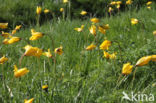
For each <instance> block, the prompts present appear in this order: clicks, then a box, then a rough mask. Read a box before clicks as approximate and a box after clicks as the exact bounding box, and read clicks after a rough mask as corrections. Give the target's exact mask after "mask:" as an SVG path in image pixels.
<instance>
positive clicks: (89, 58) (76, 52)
mask: <svg viewBox="0 0 156 103" xmlns="http://www.w3.org/2000/svg"><path fill="white" fill-rule="evenodd" d="M153 7H154V6H153ZM155 17H156V9H155V8H153V9H152V10H148V9H146V8H141V9H140V10H139V11H133V12H130V11H128V12H126V13H121V14H119V15H117V16H114V17H105V18H101V19H100V20H101V22H100V23H101V24H107V23H108V24H109V25H110V29H109V30H107V33H106V35H103V34H100V33H99V32H98V33H97V38H98V43H97V48H96V49H95V50H93V51H85V47H87V46H88V45H89V44H91V43H92V42H93V41H94V37H93V35H91V34H89V30H88V28H89V27H90V25H91V23H90V21H89V19H88V20H85V21H81V20H72V21H68V20H67V21H62V20H60V21H48V22H47V23H44V24H43V25H42V26H41V27H33V26H30V27H29V28H25V29H21V30H20V31H19V32H18V33H16V34H15V35H16V36H19V37H21V38H22V40H21V41H20V42H18V43H15V44H11V45H3V44H1V45H0V54H1V56H2V55H3V54H5V55H7V57H8V58H9V61H8V62H7V63H5V64H3V65H0V68H1V69H0V71H1V74H3V73H4V75H3V76H4V80H1V83H0V102H2V103H9V102H10V103H15V102H17V103H21V102H24V99H30V98H35V100H34V102H33V103H54V102H55V103H121V102H123V103H126V102H127V103H128V101H122V100H121V98H122V96H123V95H122V92H123V91H125V92H127V93H130V92H131V91H134V92H139V91H140V92H142V91H144V93H147V94H149V93H152V94H154V95H156V88H155V87H152V84H153V83H155V82H156V80H155V79H156V71H155V67H156V63H155V62H150V63H149V64H148V65H146V66H143V67H139V68H138V70H137V71H136V78H135V80H134V82H133V85H132V84H131V82H132V78H133V73H132V74H130V75H129V76H128V77H127V79H126V80H125V81H124V82H122V83H121V85H120V86H119V87H116V85H117V80H118V78H119V75H120V74H121V70H122V66H123V64H124V63H127V62H131V63H132V64H133V65H135V63H136V62H137V60H138V59H139V58H141V57H143V56H147V55H153V54H155V53H156V45H155V44H156V39H155V38H154V36H153V34H152V32H153V31H154V30H155V29H156V27H155V25H156V19H155ZM131 18H137V19H138V20H139V23H138V24H137V25H134V26H132V25H131V24H130V19H131ZM81 24H84V25H85V27H84V31H83V32H81V33H78V32H76V31H74V28H75V27H80V26H81ZM31 28H35V30H36V31H41V32H43V33H45V34H46V35H45V36H44V37H43V38H41V39H39V40H37V41H30V44H31V45H32V46H37V47H39V48H42V49H43V50H44V51H47V49H48V48H50V49H51V51H52V53H53V56H54V52H53V51H54V48H56V47H59V46H60V45H62V46H63V51H64V53H63V55H61V56H59V55H57V56H56V71H54V69H55V64H54V62H53V60H52V59H49V60H48V58H46V57H44V56H42V57H40V58H36V57H24V59H23V60H22V63H21V67H27V68H28V69H29V70H30V72H29V73H28V74H27V75H25V76H23V77H21V78H15V77H14V76H13V65H14V64H17V65H18V61H19V59H20V57H21V55H22V54H23V53H24V49H23V47H24V46H25V45H27V44H28V43H27V42H26V41H27V40H28V39H29V37H30V36H31V32H30V29H31ZM47 35H49V36H51V37H52V38H53V41H54V44H55V45H54V46H55V47H53V46H52V40H51V38H49V36H47ZM105 39H108V40H110V41H112V42H113V41H117V42H118V43H119V44H120V47H121V49H119V45H118V44H117V43H115V42H113V43H112V46H111V47H110V49H109V52H110V53H113V52H117V58H116V59H115V60H109V59H106V58H103V51H102V50H99V45H100V44H101V43H102V42H103V41H104V40H105ZM0 40H1V41H2V40H3V39H2V37H1V38H0ZM24 40H26V41H24ZM18 67H19V65H18ZM3 69H4V71H2V70H3ZM120 80H121V79H120ZM45 84H47V85H48V86H49V88H48V93H47V92H45V91H44V90H42V85H45ZM6 86H8V87H9V88H10V89H11V92H12V93H13V97H10V93H9V91H8V88H7V87H6ZM115 87H116V88H115Z"/></svg>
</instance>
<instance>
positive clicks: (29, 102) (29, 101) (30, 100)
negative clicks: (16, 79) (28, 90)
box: [24, 98, 34, 103]
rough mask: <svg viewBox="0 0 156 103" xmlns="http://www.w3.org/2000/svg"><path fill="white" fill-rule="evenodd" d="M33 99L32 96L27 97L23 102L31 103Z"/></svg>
mask: <svg viewBox="0 0 156 103" xmlns="http://www.w3.org/2000/svg"><path fill="white" fill-rule="evenodd" d="M33 100H34V98H31V99H29V100H27V99H25V100H24V103H32V102H33Z"/></svg>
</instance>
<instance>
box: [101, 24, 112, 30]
mask: <svg viewBox="0 0 156 103" xmlns="http://www.w3.org/2000/svg"><path fill="white" fill-rule="evenodd" d="M100 27H101V28H103V29H105V30H107V29H109V28H110V27H109V24H105V25H100Z"/></svg>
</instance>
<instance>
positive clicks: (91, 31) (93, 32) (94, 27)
mask: <svg viewBox="0 0 156 103" xmlns="http://www.w3.org/2000/svg"><path fill="white" fill-rule="evenodd" d="M89 31H90V33H91V34H93V35H94V36H96V26H95V25H92V26H91V27H90V28H89Z"/></svg>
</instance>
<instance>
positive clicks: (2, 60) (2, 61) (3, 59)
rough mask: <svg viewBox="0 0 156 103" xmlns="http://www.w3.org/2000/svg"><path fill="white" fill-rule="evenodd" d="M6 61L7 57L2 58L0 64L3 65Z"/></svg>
mask: <svg viewBox="0 0 156 103" xmlns="http://www.w3.org/2000/svg"><path fill="white" fill-rule="evenodd" d="M6 61H8V58H7V57H5V56H3V57H1V58H0V64H3V63H5V62H6Z"/></svg>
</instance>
